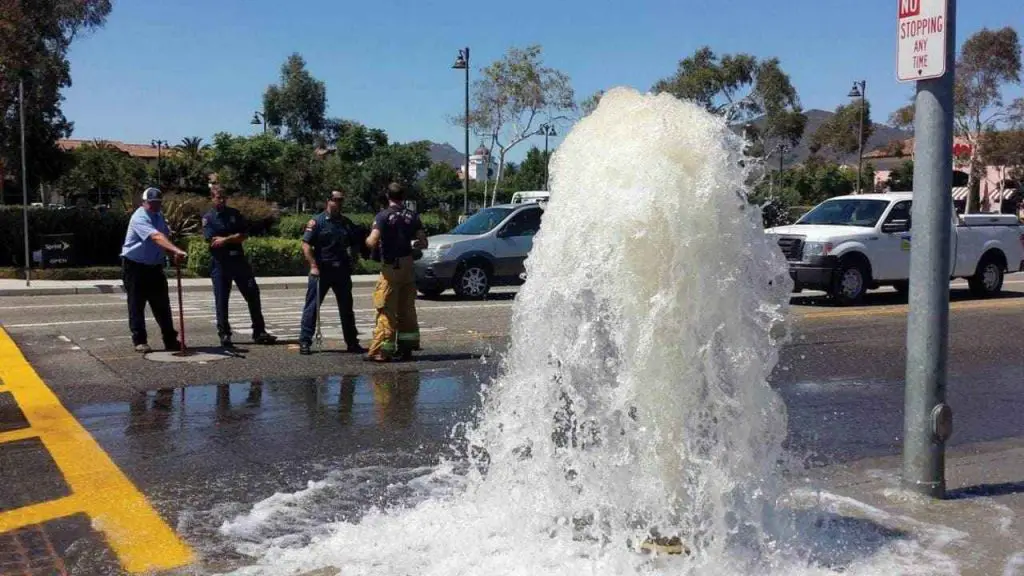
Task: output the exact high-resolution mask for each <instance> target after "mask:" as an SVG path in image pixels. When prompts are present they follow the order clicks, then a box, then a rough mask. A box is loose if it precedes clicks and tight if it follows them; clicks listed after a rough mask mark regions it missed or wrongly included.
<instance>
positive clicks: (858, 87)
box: [848, 80, 868, 194]
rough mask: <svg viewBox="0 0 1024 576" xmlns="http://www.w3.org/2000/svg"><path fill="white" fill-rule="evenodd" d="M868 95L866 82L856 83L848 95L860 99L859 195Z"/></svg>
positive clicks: (858, 192) (858, 191)
mask: <svg viewBox="0 0 1024 576" xmlns="http://www.w3.org/2000/svg"><path fill="white" fill-rule="evenodd" d="M867 94H868V83H867V81H866V80H861V81H860V82H854V83H853V89H852V90H850V93H849V94H848V96H849V97H850V98H860V130H859V131H858V136H857V194H860V192H861V188H860V187H861V182H862V180H861V165H862V164H863V162H864V108H865V106H866V99H867Z"/></svg>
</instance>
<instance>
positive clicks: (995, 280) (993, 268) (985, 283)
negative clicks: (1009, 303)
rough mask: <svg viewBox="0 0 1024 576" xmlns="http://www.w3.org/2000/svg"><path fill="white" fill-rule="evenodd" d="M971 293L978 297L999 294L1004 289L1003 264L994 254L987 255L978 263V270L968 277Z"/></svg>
mask: <svg viewBox="0 0 1024 576" xmlns="http://www.w3.org/2000/svg"><path fill="white" fill-rule="evenodd" d="M967 285H968V286H969V287H970V289H971V294H973V295H974V296H976V297H978V298H990V297H992V296H998V295H999V293H1000V292H1002V290H1003V266H1002V264H1000V262H999V260H998V259H996V258H995V257H993V256H986V257H985V258H983V259H982V261H981V262H980V263H979V264H978V271H977V272H975V273H974V276H971V277H970V278H968V279H967Z"/></svg>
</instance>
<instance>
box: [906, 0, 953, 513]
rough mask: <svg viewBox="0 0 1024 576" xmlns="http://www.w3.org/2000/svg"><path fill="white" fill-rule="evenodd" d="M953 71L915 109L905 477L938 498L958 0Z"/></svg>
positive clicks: (926, 87)
mask: <svg viewBox="0 0 1024 576" xmlns="http://www.w3.org/2000/svg"><path fill="white" fill-rule="evenodd" d="M946 6H947V28H946V74H945V75H944V76H942V77H941V78H937V79H933V80H923V81H919V82H918V83H917V97H916V98H917V103H916V106H917V107H916V110H915V114H914V134H915V140H914V191H915V193H914V203H913V209H912V220H911V221H912V222H913V243H912V249H911V252H910V314H909V316H908V319H907V366H906V379H907V383H906V391H905V410H904V413H905V415H904V425H903V484H904V486H906V487H907V488H909V489H911V490H913V491H915V492H919V493H922V494H925V495H928V496H932V497H934V498H942V497H944V496H945V492H946V480H945V468H946V455H945V443H946V440H947V439H948V438H949V435H950V434H951V433H952V425H953V414H952V410H951V409H950V407H949V406H948V405H947V404H946V403H945V401H946V375H947V353H948V350H949V275H950V272H951V270H950V267H951V263H950V256H951V251H950V239H951V234H952V222H953V203H952V198H951V196H950V190H951V184H952V179H953V77H954V73H955V70H954V66H955V53H956V44H955V38H956V0H946Z"/></svg>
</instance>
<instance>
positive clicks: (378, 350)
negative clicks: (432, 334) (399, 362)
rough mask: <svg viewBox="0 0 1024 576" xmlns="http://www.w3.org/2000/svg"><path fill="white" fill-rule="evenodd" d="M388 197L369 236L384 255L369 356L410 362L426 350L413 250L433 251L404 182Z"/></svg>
mask: <svg viewBox="0 0 1024 576" xmlns="http://www.w3.org/2000/svg"><path fill="white" fill-rule="evenodd" d="M387 199H388V207H387V208H386V209H384V210H382V211H381V212H380V213H379V214H377V217H376V218H374V221H373V229H372V230H371V231H370V235H369V236H368V237H367V238H366V246H367V247H368V248H370V250H373V251H379V254H380V262H381V270H380V279H379V280H378V281H377V288H376V289H375V290H374V292H373V307H374V308H376V310H377V326H376V327H375V328H374V331H373V343H372V344H370V350H369V352H368V353H367V355H366V360H368V361H373V362H388V361H391V360H393V359H395V358H396V357H398V358H401V359H403V360H408V359H410V358H411V357H412V352H413V350H419V349H420V329H419V323H418V321H417V319H416V276H415V273H414V271H413V260H414V256H413V252H414V251H418V250H425V249H426V248H427V235H426V233H425V232H424V230H423V223H422V222H421V221H420V217H419V215H418V214H416V213H415V212H413V211H412V210H409V209H408V208H406V207H405V204H404V202H405V191H404V190H403V189H402V187H401V186H400V185H399V184H396V183H392V184H390V185H389V186H388V190H387Z"/></svg>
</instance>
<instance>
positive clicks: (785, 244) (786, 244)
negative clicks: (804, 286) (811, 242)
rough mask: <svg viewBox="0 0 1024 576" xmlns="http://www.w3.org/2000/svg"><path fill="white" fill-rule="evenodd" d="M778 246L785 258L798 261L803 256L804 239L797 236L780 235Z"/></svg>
mask: <svg viewBox="0 0 1024 576" xmlns="http://www.w3.org/2000/svg"><path fill="white" fill-rule="evenodd" d="M779 248H781V249H782V253H783V254H785V255H786V260H789V261H790V262H799V261H801V260H803V257H804V239H803V238H801V237H799V236H780V237H779Z"/></svg>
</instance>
